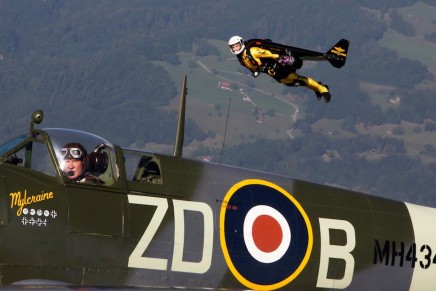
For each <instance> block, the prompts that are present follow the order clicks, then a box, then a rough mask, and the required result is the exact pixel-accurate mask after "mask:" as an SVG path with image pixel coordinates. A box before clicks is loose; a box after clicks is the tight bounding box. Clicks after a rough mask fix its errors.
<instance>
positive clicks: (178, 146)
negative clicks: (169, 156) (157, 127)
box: [173, 75, 188, 158]
mask: <svg viewBox="0 0 436 291" xmlns="http://www.w3.org/2000/svg"><path fill="white" fill-rule="evenodd" d="M186 82H187V76H186V75H185V78H184V79H183V85H182V93H181V95H180V108H179V121H178V122H177V133H176V143H175V145H174V153H173V156H174V157H177V158H180V157H181V156H182V152H183V140H184V138H185V111H186V110H185V109H186V94H187V92H188V90H187V88H186Z"/></svg>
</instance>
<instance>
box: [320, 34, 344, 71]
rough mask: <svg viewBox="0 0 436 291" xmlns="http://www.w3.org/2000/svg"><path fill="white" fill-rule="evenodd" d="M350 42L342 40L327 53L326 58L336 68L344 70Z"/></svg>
mask: <svg viewBox="0 0 436 291" xmlns="http://www.w3.org/2000/svg"><path fill="white" fill-rule="evenodd" d="M349 45H350V42H349V41H348V40H346V39H341V40H340V41H338V43H337V44H335V45H334V46H333V47H332V48H331V49H329V50H328V51H327V52H326V53H325V55H324V56H325V58H326V59H327V60H328V61H329V63H330V64H331V65H332V66H333V67H335V68H342V67H343V66H344V65H345V61H346V59H347V54H348V46H349Z"/></svg>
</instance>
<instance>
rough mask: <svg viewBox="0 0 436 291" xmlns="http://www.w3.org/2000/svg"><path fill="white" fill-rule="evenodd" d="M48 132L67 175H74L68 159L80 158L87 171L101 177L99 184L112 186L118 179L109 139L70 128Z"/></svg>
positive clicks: (49, 130) (61, 166) (60, 164)
mask: <svg viewBox="0 0 436 291" xmlns="http://www.w3.org/2000/svg"><path fill="white" fill-rule="evenodd" d="M45 132H47V133H48V135H49V137H50V140H51V143H52V145H53V149H54V151H55V153H56V157H57V159H58V162H59V166H60V168H61V170H62V171H64V173H65V174H66V176H67V177H70V176H72V174H71V172H70V171H69V170H68V169H67V165H66V161H67V160H68V159H80V160H82V161H83V162H84V163H85V166H84V168H85V172H88V173H90V174H92V175H94V176H96V177H98V178H99V180H100V181H101V183H99V185H104V186H110V185H112V184H113V183H115V182H116V180H117V179H118V174H119V173H118V167H117V165H116V158H115V151H114V147H113V145H112V144H111V143H110V142H108V141H107V140H105V139H103V138H101V137H99V136H97V135H94V134H90V133H87V132H83V131H79V130H70V129H58V128H50V129H45Z"/></svg>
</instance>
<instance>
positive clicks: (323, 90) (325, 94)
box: [298, 76, 331, 103]
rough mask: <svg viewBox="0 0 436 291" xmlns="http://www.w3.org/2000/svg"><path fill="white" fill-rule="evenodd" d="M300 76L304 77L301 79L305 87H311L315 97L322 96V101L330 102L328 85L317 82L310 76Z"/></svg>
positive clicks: (319, 97) (319, 98)
mask: <svg viewBox="0 0 436 291" xmlns="http://www.w3.org/2000/svg"><path fill="white" fill-rule="evenodd" d="M300 78H301V79H302V78H304V79H306V80H304V79H303V80H302V81H304V82H305V83H306V87H307V88H309V89H312V90H313V91H314V92H315V94H316V98H318V100H321V98H324V101H325V102H326V103H329V102H330V99H331V95H330V92H329V87H328V86H327V85H323V84H322V83H318V82H317V81H315V80H314V79H312V78H306V77H301V76H300ZM300 78H298V79H299V80H301V79H300Z"/></svg>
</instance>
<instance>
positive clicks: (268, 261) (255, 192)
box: [220, 179, 313, 290]
mask: <svg viewBox="0 0 436 291" xmlns="http://www.w3.org/2000/svg"><path fill="white" fill-rule="evenodd" d="M220 228H221V230H222V231H221V232H220V241H221V248H222V250H223V254H224V258H225V260H226V263H227V265H228V266H229V269H230V270H231V272H232V273H233V275H234V276H235V277H236V279H238V281H239V282H241V283H242V284H244V285H245V286H246V287H249V288H251V289H257V290H272V289H277V288H280V287H283V286H284V285H286V284H288V283H289V282H291V281H292V280H294V279H295V278H296V277H297V276H298V275H299V273H300V272H301V271H302V270H303V268H304V267H305V266H306V264H307V261H308V260H309V256H310V253H311V251H312V245H313V233H312V226H311V224H310V221H309V218H308V217H307V214H306V212H305V211H304V209H303V208H302V207H301V205H300V204H299V203H298V201H297V200H296V199H295V198H294V197H293V196H292V195H291V194H289V193H288V192H287V191H286V190H284V189H283V188H281V187H279V186H277V185H275V184H273V183H270V182H268V181H264V180H257V179H250V180H244V181H241V182H239V183H237V184H235V185H234V186H233V187H232V188H231V189H230V190H229V191H228V192H227V194H226V196H225V198H224V201H223V204H222V208H221V214H220Z"/></svg>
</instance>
